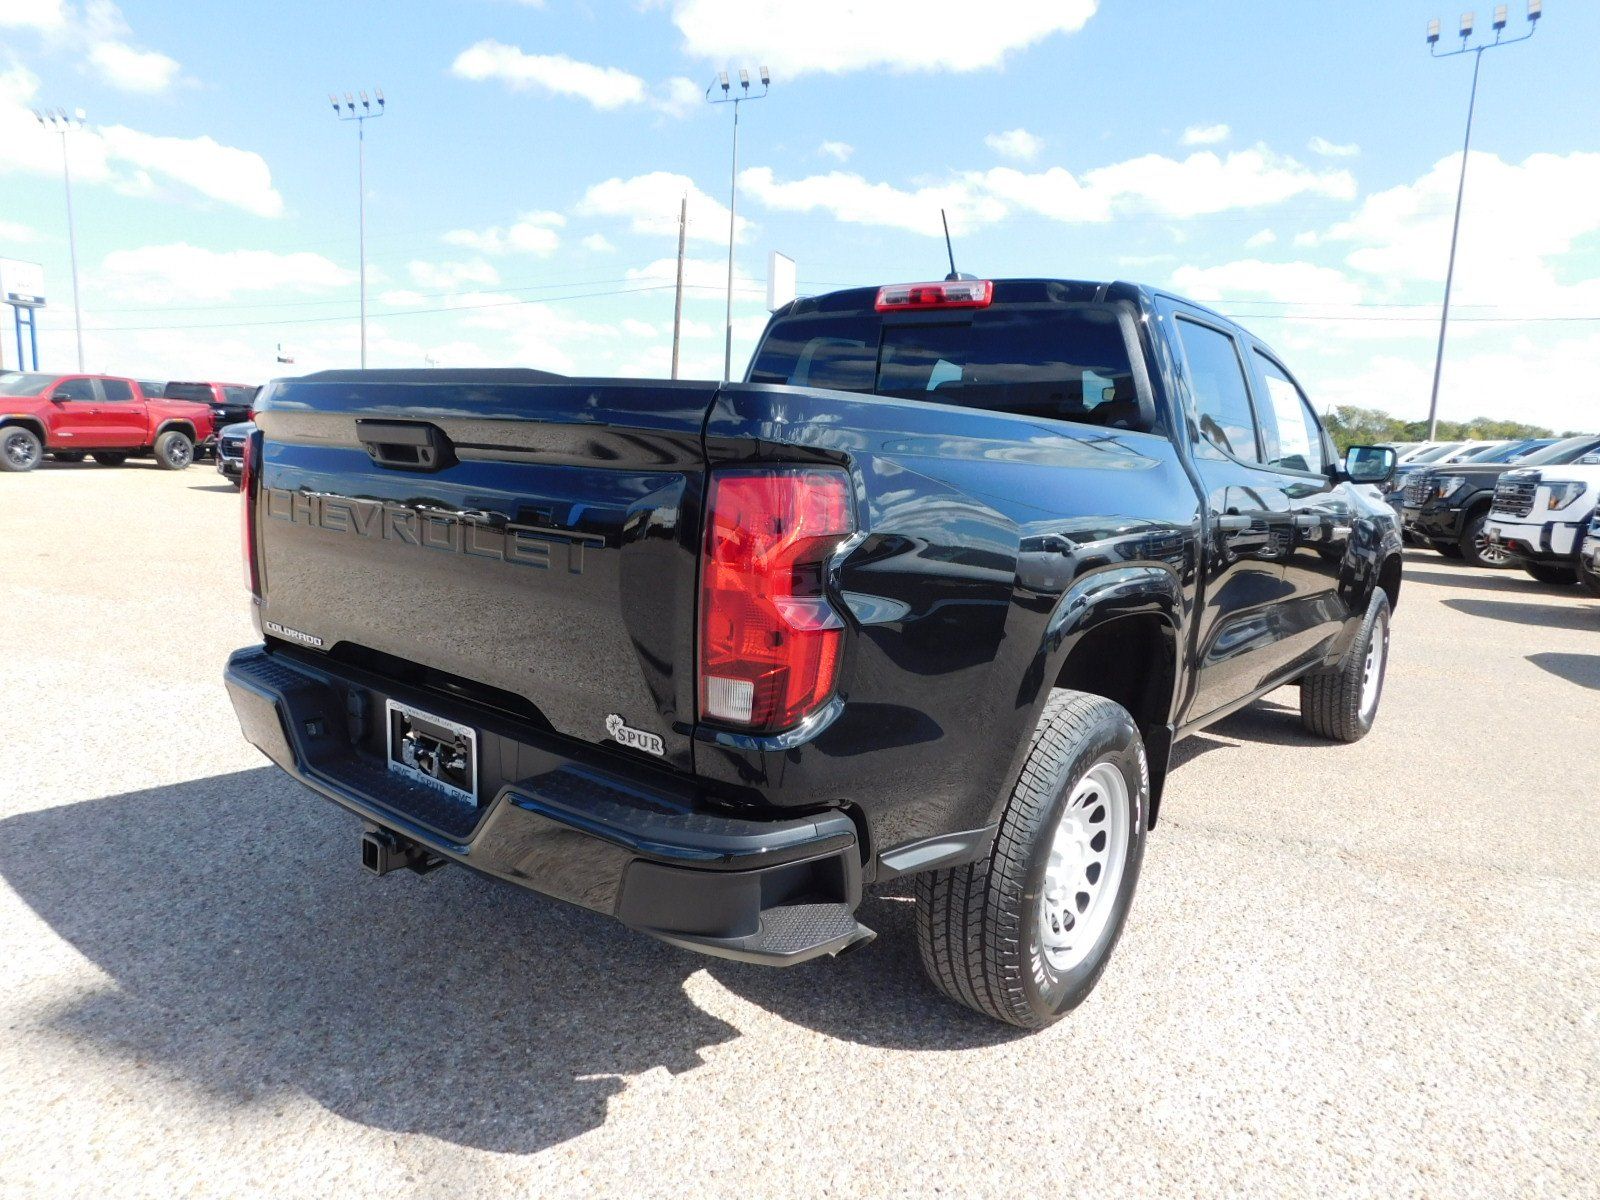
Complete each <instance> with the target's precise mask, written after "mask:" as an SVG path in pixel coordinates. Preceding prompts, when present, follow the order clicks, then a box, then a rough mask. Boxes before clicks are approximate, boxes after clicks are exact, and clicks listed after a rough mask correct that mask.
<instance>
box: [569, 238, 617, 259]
mask: <svg viewBox="0 0 1600 1200" xmlns="http://www.w3.org/2000/svg"><path fill="white" fill-rule="evenodd" d="M578 244H579V245H580V246H582V247H583V248H584V249H585V250H588V251H589V252H591V253H593V254H613V253H615V252H616V249H617V248H616V247H615V246H613V245H612V244H611V243H610V242H609V241H608V240H607V239H606V235H605V234H603V233H591V234H587V235H585V237H584V238H583V240H582V241H580V242H579V243H578Z"/></svg>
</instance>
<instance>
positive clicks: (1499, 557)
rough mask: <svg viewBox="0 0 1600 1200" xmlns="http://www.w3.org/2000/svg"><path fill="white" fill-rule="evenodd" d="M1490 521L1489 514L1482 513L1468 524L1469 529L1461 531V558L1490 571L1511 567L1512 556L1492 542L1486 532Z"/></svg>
mask: <svg viewBox="0 0 1600 1200" xmlns="http://www.w3.org/2000/svg"><path fill="white" fill-rule="evenodd" d="M1488 520H1489V514H1488V513H1487V512H1481V513H1479V514H1478V515H1477V516H1475V517H1473V518H1472V519H1471V520H1470V521H1468V522H1467V527H1466V528H1465V529H1463V530H1462V531H1461V557H1462V558H1464V559H1466V560H1467V562H1468V563H1469V564H1471V565H1472V566H1474V567H1486V568H1488V569H1490V570H1499V569H1501V568H1503V567H1509V566H1510V565H1511V556H1510V555H1508V554H1507V553H1506V552H1505V551H1504V550H1502V549H1500V547H1498V546H1496V545H1495V544H1494V543H1493V542H1491V541H1490V540H1489V535H1488V534H1487V533H1485V532H1484V529H1483V527H1484V524H1485V523H1486V522H1487V521H1488Z"/></svg>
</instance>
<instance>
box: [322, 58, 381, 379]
mask: <svg viewBox="0 0 1600 1200" xmlns="http://www.w3.org/2000/svg"><path fill="white" fill-rule="evenodd" d="M373 99H376V100H377V102H378V107H377V108H373V107H372V100H373ZM328 103H329V104H331V105H333V115H334V116H336V117H338V118H339V120H341V121H354V122H355V123H356V200H357V212H358V214H359V215H358V221H359V225H360V235H359V236H360V247H361V250H360V254H361V366H362V368H363V369H364V368H365V367H366V365H367V122H368V121H370V120H372V119H374V118H376V117H381V116H383V114H384V113H385V112H386V111H387V103H386V102H385V100H384V98H383V89H382V88H373V89H372V98H368V96H367V94H366V93H365V92H362V93H361V100H360V107H357V101H356V98H355V97H354V96H352V95H351V94H350V93H349V92H346V93H345V94H344V101H343V102H342V103H341V102H340V100H339V97H338V96H336V95H335V94H334V93H332V92H329V93H328Z"/></svg>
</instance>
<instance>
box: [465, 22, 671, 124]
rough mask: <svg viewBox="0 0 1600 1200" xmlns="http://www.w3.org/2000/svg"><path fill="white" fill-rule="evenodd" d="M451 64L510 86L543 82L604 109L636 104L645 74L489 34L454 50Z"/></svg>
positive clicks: (523, 88) (474, 76)
mask: <svg viewBox="0 0 1600 1200" xmlns="http://www.w3.org/2000/svg"><path fill="white" fill-rule="evenodd" d="M450 70H451V71H452V72H453V73H454V74H456V75H458V76H460V77H461V78H462V79H471V80H476V81H478V82H482V81H485V80H490V79H497V80H499V81H500V82H501V83H503V84H505V85H506V86H507V87H509V88H511V89H512V90H513V91H528V90H530V89H533V88H541V89H543V90H544V91H547V92H552V93H554V94H555V95H558V96H573V97H576V98H577V99H580V100H585V101H587V102H588V103H590V104H592V105H594V107H596V108H598V109H602V110H609V109H614V108H622V107H624V106H626V105H629V104H639V103H642V102H643V101H644V100H645V97H646V89H645V84H644V80H642V79H640V78H639V77H638V76H637V75H630V74H629V73H628V72H627V71H623V70H619V69H618V68H616V67H598V66H595V65H594V64H593V63H586V62H579V61H578V60H577V59H573V58H568V57H567V56H566V55H565V54H528V53H526V52H525V51H523V50H522V49H520V48H518V47H516V46H507V45H506V44H505V43H503V42H497V41H495V40H494V39H492V38H485V39H484V40H483V41H481V42H478V43H477V44H475V45H473V46H469V47H468V48H467V49H465V50H463V51H462V52H461V53H460V54H458V55H456V60H455V62H454V63H452V64H451V66H450Z"/></svg>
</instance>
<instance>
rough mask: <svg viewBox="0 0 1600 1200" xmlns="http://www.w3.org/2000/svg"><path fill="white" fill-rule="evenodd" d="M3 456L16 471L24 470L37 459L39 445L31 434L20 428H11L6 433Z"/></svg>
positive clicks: (36, 461)
mask: <svg viewBox="0 0 1600 1200" xmlns="http://www.w3.org/2000/svg"><path fill="white" fill-rule="evenodd" d="M4 448H5V456H6V461H7V462H9V463H10V464H11V465H12V466H13V467H14V468H16V469H17V470H18V471H26V470H29V469H30V468H32V467H34V466H35V465H37V463H38V461H39V445H38V442H37V441H36V440H35V439H34V437H33V435H32V434H30V433H28V432H27V431H25V430H22V429H13V430H12V431H11V432H10V433H8V434H7V435H6V439H5V444H4Z"/></svg>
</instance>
